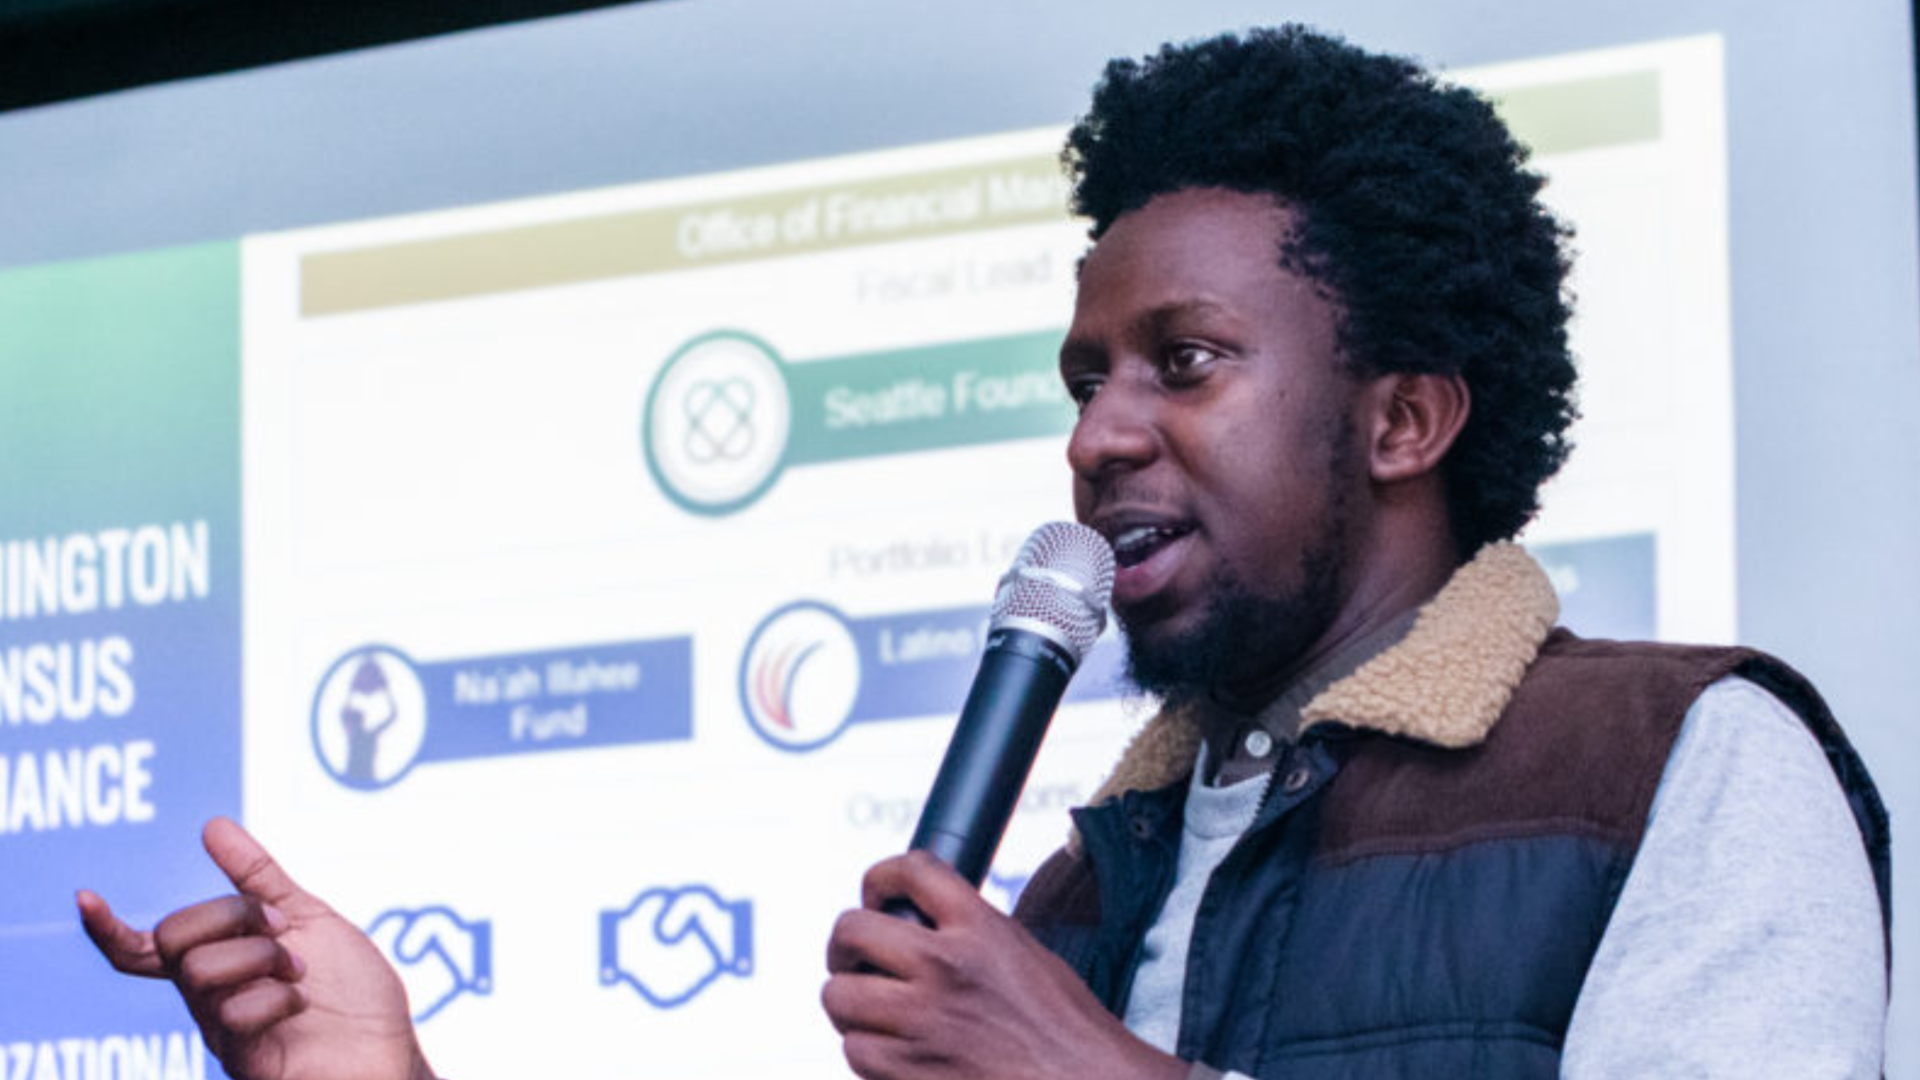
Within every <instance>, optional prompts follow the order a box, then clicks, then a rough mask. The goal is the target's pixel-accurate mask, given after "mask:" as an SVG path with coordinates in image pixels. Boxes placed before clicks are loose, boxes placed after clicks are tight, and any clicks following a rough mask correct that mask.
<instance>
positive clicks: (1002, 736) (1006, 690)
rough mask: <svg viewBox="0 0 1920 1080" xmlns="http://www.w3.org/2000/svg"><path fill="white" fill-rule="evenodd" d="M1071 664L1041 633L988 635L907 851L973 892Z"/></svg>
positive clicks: (1024, 779)
mask: <svg viewBox="0 0 1920 1080" xmlns="http://www.w3.org/2000/svg"><path fill="white" fill-rule="evenodd" d="M1075 663H1076V661H1075V659H1074V657H1073V654H1072V653H1070V652H1068V651H1067V649H1066V648H1065V647H1064V646H1061V645H1059V644H1057V643H1055V642H1053V641H1050V640H1048V639H1047V638H1046V637H1044V636H1042V635H1040V634H1036V633H1033V632H1031V631H1027V630H1019V629H1011V628H1003V629H999V630H994V631H992V632H990V633H989V634H988V636H987V647H986V650H985V652H984V654H983V655H982V656H981V658H980V671H979V673H978V674H977V675H975V676H974V680H973V687H972V689H970V690H968V691H967V702H966V704H965V705H964V706H962V707H961V709H960V721H959V723H958V724H957V725H956V726H955V728H954V732H953V741H952V742H950V743H948V744H947V755H946V757H945V758H944V759H943V760H942V761H941V763H940V772H939V775H938V776H937V777H935V779H934V781H933V790H932V791H931V792H929V793H928V795H927V804H926V807H925V808H924V809H923V810H922V811H921V812H920V823H919V825H918V826H917V827H916V828H915V829H914V832H913V841H912V843H911V844H910V845H908V846H909V847H911V848H913V849H915V850H919V851H929V852H932V853H933V855H934V856H935V857H936V858H938V859H939V860H940V861H942V862H944V863H946V864H948V865H949V866H952V867H953V868H954V869H955V870H957V871H958V872H959V873H960V876H961V877H963V878H966V879H967V880H968V881H969V882H972V883H973V885H974V886H975V887H976V888H977V887H979V885H980V883H981V881H983V880H985V878H986V876H987V868H988V866H990V865H992V863H993V853H994V852H995V851H997V850H998V849H999V847H1000V837H1001V835H1002V834H1003V833H1005V832H1006V829H1007V821H1008V820H1009V819H1010V818H1012V817H1013V810H1014V807H1015V806H1016V805H1017V804H1018V802H1019V800H1020V791H1021V789H1022V788H1024V787H1026V784H1027V774H1028V773H1029V772H1031V771H1032V770H1033V759H1034V758H1035V757H1036V756H1037V755H1038V754H1039V752H1040V740H1041V738H1042V737H1043V736H1045V735H1046V733H1047V724H1048V723H1049V722H1050V721H1051V720H1052V719H1053V712H1054V710H1055V709H1056V708H1058V707H1059V705H1060V697H1061V695H1062V694H1064V693H1065V692H1066V689H1067V680H1068V679H1070V678H1072V676H1073V670H1074V667H1075Z"/></svg>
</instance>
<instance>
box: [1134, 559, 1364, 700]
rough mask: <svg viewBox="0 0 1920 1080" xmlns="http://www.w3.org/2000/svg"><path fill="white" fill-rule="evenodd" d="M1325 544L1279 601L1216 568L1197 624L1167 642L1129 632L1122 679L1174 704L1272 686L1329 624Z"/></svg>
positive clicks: (1333, 580)
mask: <svg viewBox="0 0 1920 1080" xmlns="http://www.w3.org/2000/svg"><path fill="white" fill-rule="evenodd" d="M1326 540H1327V541H1328V542H1325V543H1323V544H1321V545H1319V546H1316V547H1315V548H1314V549H1313V550H1311V551H1309V552H1307V553H1306V554H1305V555H1303V556H1302V557H1301V560H1300V567H1299V586H1298V587H1297V588H1296V589H1294V590H1293V591H1292V592H1290V593H1288V594H1287V595H1285V596H1278V597H1265V596H1257V595H1255V594H1254V593H1253V592H1252V591H1250V590H1249V589H1248V588H1247V587H1246V585H1245V584H1244V583H1242V582H1240V581H1239V580H1238V579H1236V578H1233V577H1231V576H1230V575H1228V574H1227V573H1226V572H1225V571H1222V572H1221V573H1220V574H1219V575H1218V576H1217V577H1216V579H1215V582H1214V585H1213V588H1211V589H1210V590H1208V600H1207V607H1206V610H1205V611H1204V612H1202V613H1201V616H1200V621H1199V625H1197V626H1195V627H1194V628H1193V629H1191V630H1189V631H1187V632H1185V633H1182V634H1179V635H1176V636H1172V637H1160V638H1155V637H1153V636H1152V635H1137V634H1133V633H1129V634H1128V635H1127V678H1128V679H1129V680H1130V681H1132V683H1133V684H1134V685H1135V686H1137V687H1139V688H1140V689H1141V690H1143V691H1145V692H1146V693H1149V694H1153V695H1155V696H1157V697H1159V698H1160V699H1161V700H1163V701H1165V702H1166V703H1167V704H1169V705H1174V706H1178V705H1181V704H1183V703H1185V702H1190V701H1194V700H1197V699H1205V698H1221V697H1223V696H1230V695H1232V691H1233V688H1235V687H1240V686H1260V685H1263V684H1265V683H1268V682H1270V681H1271V680H1272V679H1273V677H1274V675H1275V673H1276V672H1278V671H1281V670H1284V669H1285V668H1287V667H1290V666H1291V665H1293V664H1294V663H1295V662H1297V661H1298V660H1299V659H1300V657H1301V656H1302V655H1304V654H1305V652H1306V651H1307V649H1309V648H1311V647H1312V645H1313V644H1314V642H1315V641H1317V640H1319V638H1320V636H1321V635H1322V634H1323V633H1325V632H1326V629H1327V627H1328V626H1329V625H1331V623H1332V621H1333V617H1334V614H1335V612H1336V610H1337V608H1338V605H1339V592H1340V585H1339V580H1340V567H1339V559H1338V558H1337V557H1336V556H1335V554H1334V552H1335V551H1336V550H1337V540H1336V539H1335V537H1334V536H1329V537H1327V538H1326ZM1260 704H1264V703H1260Z"/></svg>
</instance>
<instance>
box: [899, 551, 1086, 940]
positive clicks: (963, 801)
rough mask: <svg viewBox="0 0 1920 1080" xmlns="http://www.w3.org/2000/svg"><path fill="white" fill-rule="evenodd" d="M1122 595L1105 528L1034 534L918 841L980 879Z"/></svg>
mask: <svg viewBox="0 0 1920 1080" xmlns="http://www.w3.org/2000/svg"><path fill="white" fill-rule="evenodd" d="M1112 592H1113V549H1112V548H1111V547H1109V546H1108V544H1107V541H1106V538H1105V537H1103V536H1101V535H1100V534H1099V533H1097V532H1095V531H1093V530H1092V529H1089V528H1087V527H1086V526H1084V525H1075V524H1073V523H1071V522H1065V521H1056V522H1051V523H1049V524H1046V525H1042V526H1040V527H1039V528H1038V529H1035V530H1034V532H1033V535H1032V536H1029V537H1028V538H1027V542H1026V543H1025V544H1024V545H1022V546H1021V548H1020V554H1019V555H1018V556H1016V557H1015V558H1014V560H1013V566H1012V568H1011V569H1009V570H1008V571H1007V572H1006V575H1005V576H1004V577H1002V578H1001V579H1000V585H999V588H998V589H997V590H996V591H995V593H994V597H993V612H992V615H991V616H990V617H989V619H988V622H987V644H986V649H985V651H984V653H983V655H982V656H981V658H980V670H979V672H978V674H976V675H974V677H973V687H972V689H970V690H968V692H967V702H966V704H965V705H964V706H962V707H961V709H960V721H959V724H958V725H957V726H956V727H955V729H954V733H953V741H952V742H951V743H949V744H948V745H947V755H946V757H945V758H944V759H943V760H942V761H941V763H940V772H939V775H938V776H937V777H936V778H935V779H934V781H933V790H932V791H931V792H930V793H929V794H928V795H927V804H926V808H925V809H923V810H922V811H921V813H920V824H919V825H918V826H917V827H916V828H915V829H914V832H913V841H912V843H911V844H910V845H909V847H911V848H913V849H915V850H921V851H929V852H932V853H933V855H934V856H935V857H937V858H939V859H940V860H941V861H942V862H944V863H947V864H948V865H949V866H952V867H953V868H954V869H955V870H957V871H959V873H960V876H962V877H964V878H966V879H967V880H968V881H970V882H972V883H973V884H974V886H975V887H978V886H979V884H980V882H981V880H982V879H984V878H985V877H986V874H987V867H988V866H989V865H990V864H991V863H992V862H993V853H994V851H995V850H997V849H998V848H999V847H1000V837H1001V834H1002V833H1004V832H1005V831H1006V828H1007V821H1008V819H1009V818H1011V817H1012V816H1013V809H1014V806H1015V804H1016V803H1017V802H1018V801H1019V799H1020V790H1021V788H1023V787H1025V786H1026V783H1027V774H1028V772H1030V771H1031V770H1032V768H1033V759H1034V757H1035V756H1036V755H1037V754H1038V753H1039V751H1040V739H1041V737H1042V736H1043V735H1045V734H1046V730H1047V723H1048V721H1050V720H1052V719H1053V710H1054V709H1055V708H1056V707H1058V706H1059V704H1060V696H1061V695H1062V694H1063V693H1065V692H1066V689H1067V680H1068V679H1070V678H1072V677H1073V672H1074V670H1075V669H1076V668H1078V667H1079V666H1080V661H1081V660H1082V659H1084V658H1085V657H1086V655H1087V652H1088V650H1090V649H1092V648H1093V643H1094V641H1095V640H1096V639H1098V638H1099V637H1100V631H1101V630H1102V629H1104V628H1105V626H1106V622H1107V598H1108V597H1109V596H1110V595H1111V594H1112ZM899 906H901V907H905V908H906V911H905V912H901V913H902V914H907V915H909V917H913V916H918V914H919V913H918V912H917V911H914V910H913V909H912V907H911V905H907V904H904V902H902V903H901V904H900V905H899ZM890 910H893V909H892V908H890ZM922 921H924V920H922Z"/></svg>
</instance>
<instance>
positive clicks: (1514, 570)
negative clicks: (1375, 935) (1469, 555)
mask: <svg viewBox="0 0 1920 1080" xmlns="http://www.w3.org/2000/svg"><path fill="white" fill-rule="evenodd" d="M1559 616H1560V599H1559V597H1558V596H1556V595H1555V594H1554V591H1553V585H1552V583H1551V582H1549V581H1548V580H1547V575H1546V572H1545V571H1543V570H1541V569H1540V565H1539V564H1538V563H1536V562H1534V561H1533V557H1532V556H1531V555H1528V554H1527V552H1526V550H1525V549H1524V548H1522V547H1520V545H1518V544H1512V543H1500V544H1490V545H1488V546H1487V547H1484V548H1482V549H1480V553H1479V554H1478V555H1476V556H1475V557H1474V558H1473V560H1472V561H1471V562H1469V563H1467V564H1466V565H1465V566H1462V567H1461V568H1460V569H1459V570H1456V571H1455V572H1454V575H1453V577H1452V578H1450V579H1448V581H1447V583H1446V585H1445V586H1443V587H1442V588H1441V590H1440V591H1439V592H1438V593H1437V594H1435V595H1434V598H1433V599H1432V600H1429V601H1427V603H1426V605H1425V606H1424V607H1422V608H1421V609H1420V614H1419V615H1418V616H1417V617H1416V618H1415V620H1414V623H1413V628H1412V629H1411V630H1409V631H1407V635H1406V637H1404V638H1401V639H1400V641H1399V642H1398V643H1397V644H1395V645H1393V646H1392V647H1391V648H1388V649H1387V650H1386V651H1385V652H1382V653H1381V654H1380V655H1378V656H1376V657H1374V658H1373V659H1372V660H1369V661H1367V662H1366V663H1365V664H1362V665H1361V666H1360V668H1359V669H1358V670H1357V671H1355V672H1354V673H1353V674H1351V675H1348V676H1347V677H1346V678H1344V679H1341V680H1340V681H1339V682H1336V683H1334V684H1333V685H1332V686H1329V687H1327V688H1326V689H1325V690H1323V691H1321V692H1320V694H1319V696H1317V697H1315V698H1314V699H1313V700H1312V701H1309V702H1308V703H1307V705H1306V708H1304V709H1302V710H1301V714H1300V730H1301V731H1302V732H1305V731H1306V730H1307V729H1309V728H1311V727H1313V726H1314V725H1316V724H1323V723H1330V722H1337V723H1341V724H1345V725H1347V726H1349V727H1353V728H1361V729H1365V730H1370V731H1378V732H1382V733H1384V734H1388V735H1398V736H1403V737H1405V738H1410V739H1418V740H1420V741H1422V742H1427V743H1431V744H1433V745H1435V746H1440V747H1445V748H1447V749H1461V748H1464V747H1468V746H1475V745H1478V744H1479V743H1480V742H1481V741H1483V740H1484V739H1485V738H1486V737H1487V733H1488V732H1489V731H1492V730H1493V725H1494V723H1495V722H1496V721H1498V720H1499V719H1500V713H1501V711H1502V710H1503V709H1505V708H1506V707H1507V701H1508V699H1509V698H1511V697H1512V696H1513V689H1514V687H1515V686H1518V685H1519V683H1520V679H1521V676H1523V675H1525V674H1526V670H1527V667H1528V665H1530V664H1532V663H1533V659H1534V657H1535V656H1536V655H1537V654H1538V653H1539V651H1540V644H1541V642H1543V641H1545V640H1546V638H1547V633H1548V631H1550V630H1552V629H1553V624H1554V621H1555V620H1556V619H1558V618H1559ZM1199 748H1200V727H1199V725H1198V723H1196V722H1195V720H1194V718H1193V717H1192V716H1191V715H1190V714H1189V713H1187V712H1182V711H1178V710H1170V709H1169V710H1162V711H1161V712H1160V713H1159V714H1158V715H1157V716H1155V717H1154V718H1153V719H1151V720H1149V721H1147V725H1146V726H1145V727H1144V728H1142V729H1141V730H1140V733H1139V734H1137V735H1135V736H1134V738H1133V742H1132V743H1131V744H1129V745H1128V747H1127V749H1126V752H1125V753H1124V754H1122V755H1121V758H1120V764H1119V765H1118V766H1116V767H1115V768H1114V771H1113V775H1112V776H1110V777H1108V778H1107V781H1106V782H1105V783H1104V784H1102V785H1100V790H1099V791H1097V792H1095V793H1094V796H1093V798H1092V799H1090V800H1089V801H1088V804H1089V805H1097V804H1099V803H1101V802H1104V801H1105V800H1106V799H1108V798H1110V797H1112V796H1115V795H1119V794H1121V793H1123V792H1127V791H1151V790H1153V789H1155V788H1161V787H1165V786H1166V785H1168V784H1171V783H1174V782H1175V781H1179V780H1184V779H1185V778H1186V777H1187V775H1188V773H1189V772H1190V771H1191V770H1192V769H1193V763H1194V758H1195V756H1196V755H1197V754H1198V752H1199Z"/></svg>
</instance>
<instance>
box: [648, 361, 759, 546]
mask: <svg viewBox="0 0 1920 1080" xmlns="http://www.w3.org/2000/svg"><path fill="white" fill-rule="evenodd" d="M792 433H793V401H792V397H791V395H790V394H789V393H788V389H787V376H786V367H785V364H784V363H782V361H781V360H780V356H779V354H777V353H775V352H774V351H773V350H772V349H771V348H769V347H768V346H767V344H766V343H765V342H763V341H761V340H760V339H758V338H756V337H753V336H752V335H750V334H744V333H741V332H739V331H736V330H718V331H715V332H713V333H710V334H703V335H701V336H700V337H697V338H695V339H693V340H692V341H689V342H687V343H686V344H685V345H682V346H680V348H679V349H677V350H675V352H674V354H673V355H672V356H671V357H669V358H668V359H667V363H666V366H665V367H663V368H661V369H660V374H659V375H658V376H656V377H655V378H654V380H653V388H652V389H651V390H649V391H648V392H647V403H646V407H645V412H644V415H643V416H642V417H641V424H640V444H641V449H642V450H643V451H644V453H645V455H646V459H647V468H648V470H649V471H650V472H652V473H653V478H654V480H655V481H656V482H657V483H659V485H660V489H661V490H662V491H664V492H666V493H667V497H668V498H670V499H672V500H673V501H674V502H675V503H678V504H679V505H680V506H681V507H682V508H683V509H686V510H689V511H692V512H693V513H696V514H708V515H719V514H730V513H732V512H734V511H735V510H739V509H741V508H742V507H745V506H747V505H748V504H749V503H752V502H753V501H755V500H756V499H758V498H760V496H761V495H763V494H765V493H766V490H767V489H768V488H769V487H772V486H773V482H774V480H775V479H777V478H778V477H779V476H780V470H781V468H782V467H783V466H784V465H785V461H786V453H787V441H788V439H789V438H790V437H791V435H792Z"/></svg>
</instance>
